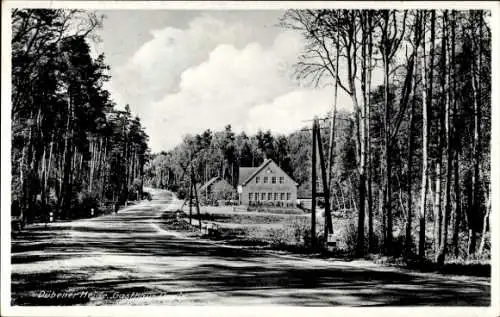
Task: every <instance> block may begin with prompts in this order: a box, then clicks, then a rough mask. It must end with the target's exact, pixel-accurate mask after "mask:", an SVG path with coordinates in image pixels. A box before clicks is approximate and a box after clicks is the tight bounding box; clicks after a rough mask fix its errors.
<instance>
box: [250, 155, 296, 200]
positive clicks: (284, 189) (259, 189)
mask: <svg viewBox="0 0 500 317" xmlns="http://www.w3.org/2000/svg"><path fill="white" fill-rule="evenodd" d="M269 170H270V171H269ZM264 177H267V183H264ZM273 177H275V180H276V182H275V183H274V184H273V183H272V179H273ZM280 177H282V178H283V183H282V184H281V183H280ZM257 178H259V182H257ZM250 193H251V194H252V197H251V198H252V199H251V201H252V202H255V201H257V200H256V197H255V195H256V194H258V201H261V202H278V201H281V202H288V203H294V204H295V202H296V201H297V185H296V183H295V182H294V181H293V180H292V179H291V178H290V177H289V176H288V175H287V174H286V173H285V172H283V171H282V170H281V169H280V168H279V167H278V166H277V165H276V164H275V163H274V162H271V163H269V164H268V165H267V166H266V167H265V168H264V169H263V170H261V171H260V172H259V173H258V174H257V175H256V176H255V177H253V178H252V179H251V180H250V181H249V182H248V183H247V184H246V185H245V186H243V187H242V193H241V204H242V205H247V206H248V205H249V202H250V197H249V194H250ZM262 193H264V194H265V197H264V198H265V199H262ZM269 193H271V200H269V199H268V198H269V197H268V195H269ZM275 193H276V194H277V196H276V197H275ZM281 193H283V199H282V197H281ZM287 193H288V194H289V195H288V196H289V197H287ZM275 198H277V199H275ZM287 198H289V199H287Z"/></svg>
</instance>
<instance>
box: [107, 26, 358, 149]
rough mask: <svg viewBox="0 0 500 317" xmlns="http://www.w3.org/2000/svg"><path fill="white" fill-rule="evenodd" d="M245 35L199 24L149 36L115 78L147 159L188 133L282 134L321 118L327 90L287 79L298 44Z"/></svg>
mask: <svg viewBox="0 0 500 317" xmlns="http://www.w3.org/2000/svg"><path fill="white" fill-rule="evenodd" d="M251 29H252V28H250V27H244V26H243V25H242V24H240V23H239V22H236V23H227V22H223V21H219V20H217V19H215V18H213V17H210V16H202V17H198V18H196V19H194V20H193V21H192V22H191V23H190V24H189V26H188V27H187V28H186V29H183V30H181V29H176V28H171V27H167V28H164V29H162V30H158V31H154V32H152V34H153V39H152V40H151V41H149V42H147V43H145V44H144V45H143V46H142V47H141V48H140V49H139V50H138V51H137V52H135V54H134V55H133V56H132V57H131V58H130V59H129V61H128V62H127V64H126V65H124V66H123V67H120V68H119V69H117V70H115V72H114V74H113V76H114V77H113V78H114V79H113V82H112V83H111V91H112V92H113V93H114V94H115V95H116V96H118V97H119V102H122V101H126V102H127V103H130V105H131V109H132V112H133V113H137V114H138V115H139V116H140V117H141V119H142V122H143V124H144V125H145V127H146V132H147V133H148V135H149V136H150V146H151V148H152V150H153V151H154V152H157V151H161V150H168V149H171V148H172V147H174V146H175V145H177V144H178V143H180V142H181V140H182V136H183V135H185V134H187V133H191V134H196V133H201V132H202V131H204V130H205V129H211V130H212V131H214V130H220V129H223V128H224V126H226V125H228V124H231V126H232V127H233V130H234V131H235V132H240V131H245V132H247V133H255V132H256V131H257V130H258V129H262V130H268V129H270V130H271V131H273V132H274V133H289V132H292V131H293V130H296V129H299V128H301V127H302V126H304V124H305V123H304V122H303V121H302V120H304V119H309V118H312V117H313V116H314V115H319V116H321V115H324V114H326V113H327V111H328V110H329V108H330V105H331V102H332V100H333V89H332V88H331V87H326V88H322V89H312V88H304V87H300V85H299V83H298V82H296V81H295V80H294V79H293V77H294V76H292V70H293V67H292V65H293V64H294V63H295V62H296V60H297V57H298V54H299V53H300V51H301V50H302V46H303V42H302V39H301V36H300V35H299V34H298V33H295V32H290V31H284V30H283V31H281V32H278V33H277V35H276V37H275V38H274V41H273V42H272V43H268V44H267V45H266V44H262V43H260V42H257V41H255V40H254V39H255V38H258V36H257V37H256V36H255V34H253V35H252V34H250V33H251ZM340 97H341V100H344V101H343V102H342V104H343V105H348V104H349V100H348V98H347V101H346V98H344V97H343V96H342V94H341V93H340ZM342 98H344V99H342ZM117 102H118V100H117Z"/></svg>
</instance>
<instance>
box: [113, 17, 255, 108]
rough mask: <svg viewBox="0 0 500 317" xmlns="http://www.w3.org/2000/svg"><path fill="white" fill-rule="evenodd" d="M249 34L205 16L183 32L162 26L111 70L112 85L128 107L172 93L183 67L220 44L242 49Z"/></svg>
mask: <svg viewBox="0 0 500 317" xmlns="http://www.w3.org/2000/svg"><path fill="white" fill-rule="evenodd" d="M250 33H251V31H249V29H248V28H245V27H244V26H243V25H242V24H240V23H232V24H227V23H225V22H224V21H221V20H217V19H215V18H213V17H211V16H209V15H201V16H198V17H197V18H195V19H193V20H192V21H191V22H190V23H189V25H188V27H187V28H186V29H177V28H173V27H166V28H164V29H161V30H153V31H152V32H151V34H152V36H153V38H152V39H151V40H150V41H148V42H146V43H144V44H143V45H142V46H141V47H140V48H139V50H137V51H136V52H135V54H134V55H133V56H132V57H131V58H130V59H129V61H128V62H127V63H126V64H125V65H123V66H121V67H118V68H116V69H115V70H113V80H112V86H113V88H114V90H115V91H117V92H118V93H119V94H120V95H121V96H122V97H123V99H125V100H127V101H128V102H129V103H130V104H131V106H132V107H142V106H144V105H142V104H141V103H143V102H145V101H149V100H158V99H160V98H162V97H163V96H164V95H165V94H166V93H170V92H173V91H176V90H177V89H178V84H179V81H180V76H181V74H182V73H183V72H184V70H186V69H187V68H189V67H191V66H193V65H197V64H199V63H201V62H203V61H204V60H205V59H206V58H207V57H208V54H209V53H210V52H211V51H212V50H213V49H214V48H216V47H217V46H218V45H220V44H224V43H226V44H232V45H236V46H238V47H239V46H242V45H244V44H245V43H246V42H247V39H248V37H249V36H250Z"/></svg>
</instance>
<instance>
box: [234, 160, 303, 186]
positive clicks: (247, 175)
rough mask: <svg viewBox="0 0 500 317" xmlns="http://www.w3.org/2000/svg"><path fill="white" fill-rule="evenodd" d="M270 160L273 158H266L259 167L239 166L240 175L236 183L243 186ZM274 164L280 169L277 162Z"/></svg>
mask: <svg viewBox="0 0 500 317" xmlns="http://www.w3.org/2000/svg"><path fill="white" fill-rule="evenodd" d="M271 162H273V160H271V159H267V160H265V161H264V162H263V163H262V164H261V165H260V166H259V167H240V176H239V178H238V185H242V186H245V185H246V184H247V183H248V182H249V181H251V180H252V179H253V178H254V176H255V175H257V174H259V173H260V171H262V170H263V169H264V168H265V167H266V166H267V165H269V163H271ZM276 166H277V167H278V168H279V169H281V168H280V167H279V166H278V165H277V164H276ZM285 174H286V173H285ZM288 177H290V176H288ZM292 181H293V179H292ZM294 182H295V181H294Z"/></svg>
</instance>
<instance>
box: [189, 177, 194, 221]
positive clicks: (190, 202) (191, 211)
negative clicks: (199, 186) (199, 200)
mask: <svg viewBox="0 0 500 317" xmlns="http://www.w3.org/2000/svg"><path fill="white" fill-rule="evenodd" d="M192 217H193V180H192V179H190V180H189V224H190V225H191V224H192V222H193V220H192Z"/></svg>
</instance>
